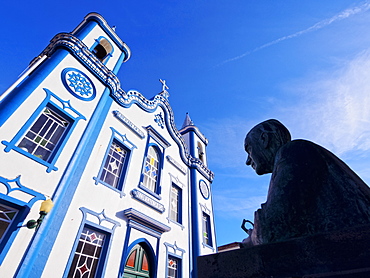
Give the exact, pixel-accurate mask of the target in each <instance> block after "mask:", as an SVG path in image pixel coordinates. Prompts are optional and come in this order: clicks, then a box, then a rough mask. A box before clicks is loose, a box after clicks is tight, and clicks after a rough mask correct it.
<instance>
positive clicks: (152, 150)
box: [139, 144, 163, 199]
mask: <svg viewBox="0 0 370 278" xmlns="http://www.w3.org/2000/svg"><path fill="white" fill-rule="evenodd" d="M162 167H163V154H162V153H161V152H160V151H159V148H158V146H156V145H154V144H150V145H149V146H148V148H147V150H146V154H145V159H144V164H143V170H142V174H141V182H140V184H139V188H141V189H143V190H144V191H145V192H147V193H149V194H151V195H152V196H154V197H155V198H157V199H161V196H160V194H161V186H160V177H161V170H162Z"/></svg>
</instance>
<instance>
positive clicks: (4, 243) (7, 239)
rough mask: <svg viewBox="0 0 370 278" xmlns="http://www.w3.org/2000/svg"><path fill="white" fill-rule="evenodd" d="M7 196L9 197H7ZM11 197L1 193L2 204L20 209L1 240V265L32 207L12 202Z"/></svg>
mask: <svg viewBox="0 0 370 278" xmlns="http://www.w3.org/2000/svg"><path fill="white" fill-rule="evenodd" d="M6 197H7V198H6ZM9 199H12V198H11V197H9V196H6V195H3V194H1V193H0V204H3V205H6V206H9V207H12V208H14V209H17V210H18V213H17V215H16V216H15V218H14V219H13V221H12V223H11V225H10V226H9V227H8V230H7V231H6V233H5V234H4V235H3V236H2V239H1V240H0V265H1V264H2V263H3V261H4V259H5V256H6V254H7V253H8V251H9V249H10V248H11V247H12V244H13V242H14V240H15V237H16V236H17V234H18V232H19V230H20V228H21V227H22V224H23V222H24V220H25V218H26V217H27V215H28V213H29V211H30V207H29V206H27V204H26V203H25V204H24V205H23V206H21V205H19V204H18V203H19V201H18V200H17V201H18V202H11V201H9Z"/></svg>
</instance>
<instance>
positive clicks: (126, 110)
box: [0, 13, 217, 278]
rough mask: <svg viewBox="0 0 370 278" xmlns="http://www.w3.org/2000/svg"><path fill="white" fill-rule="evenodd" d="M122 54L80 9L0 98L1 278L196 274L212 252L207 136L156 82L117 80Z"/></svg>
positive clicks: (108, 31) (109, 33) (111, 35)
mask: <svg viewBox="0 0 370 278" xmlns="http://www.w3.org/2000/svg"><path fill="white" fill-rule="evenodd" d="M130 53H131V52H130V49H129V47H128V46H127V45H126V44H125V43H124V42H122V40H121V39H120V38H119V37H118V36H117V34H116V33H115V31H114V29H112V28H111V27H110V26H109V25H108V24H107V22H106V21H105V19H104V18H103V17H102V16H101V15H99V14H97V13H90V14H88V15H87V16H86V17H85V18H84V20H83V21H82V22H81V23H80V24H79V25H78V26H77V27H76V28H75V30H73V31H72V32H71V33H59V34H57V35H56V36H55V37H54V38H53V39H52V40H51V42H50V44H49V45H48V46H47V47H46V49H45V50H44V51H43V52H42V53H41V54H40V55H39V56H38V57H36V58H35V59H34V60H33V61H32V62H31V63H30V65H29V67H28V68H27V69H26V70H25V71H24V73H23V74H22V75H21V76H20V77H19V79H18V80H17V81H16V82H15V83H14V84H13V85H12V86H11V87H10V88H9V89H8V90H7V91H6V92H4V93H3V94H2V95H1V96H0V147H1V148H0V165H1V167H0V265H1V267H0V276H1V277H18V278H20V277H22V278H24V277H83V278H87V277H89V278H91V277H154V278H156V277H158V278H161V277H177V278H179V277H196V270H197V257H198V256H199V255H205V254H210V253H214V252H216V251H217V250H216V237H215V229H214V217H213V206H212V195H211V183H212V180H213V173H212V172H211V171H210V170H209V169H208V167H207V155H206V146H207V143H208V141H207V139H206V138H205V137H204V135H203V134H202V133H201V132H200V131H199V129H198V128H197V127H196V126H195V125H194V124H193V122H192V121H191V119H190V117H189V116H188V115H186V118H185V121H184V125H183V127H182V128H181V129H180V130H178V129H177V128H176V126H175V123H174V114H173V111H172V108H171V106H170V104H169V100H168V97H169V94H168V92H167V89H168V88H167V86H166V85H165V82H164V81H162V80H161V81H162V84H163V89H162V91H161V92H160V93H159V94H157V95H156V96H155V97H154V98H152V99H146V98H145V97H144V96H143V95H141V94H140V93H139V92H137V91H128V92H125V91H124V90H122V89H121V86H120V82H119V80H118V78H117V76H116V74H117V72H118V70H119V69H120V67H121V65H122V64H123V63H124V62H126V61H128V60H129V58H130ZM49 199H50V200H49ZM45 200H48V201H47V202H43V201H45ZM51 203H52V204H53V207H52V208H51V210H50V212H48V210H49V209H50V207H51V205H50V204H51ZM41 204H43V206H42V207H41V208H40V205H41ZM45 205H46V206H47V205H49V208H45V207H44V206H45ZM35 219H37V220H36V221H33V220H35Z"/></svg>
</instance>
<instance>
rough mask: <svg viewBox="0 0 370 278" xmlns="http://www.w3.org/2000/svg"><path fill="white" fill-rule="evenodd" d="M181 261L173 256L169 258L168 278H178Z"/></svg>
mask: <svg viewBox="0 0 370 278" xmlns="http://www.w3.org/2000/svg"><path fill="white" fill-rule="evenodd" d="M179 261H180V259H177V258H175V257H172V256H168V264H167V268H168V270H167V272H168V276H167V277H168V278H178V277H179V273H178V265H179Z"/></svg>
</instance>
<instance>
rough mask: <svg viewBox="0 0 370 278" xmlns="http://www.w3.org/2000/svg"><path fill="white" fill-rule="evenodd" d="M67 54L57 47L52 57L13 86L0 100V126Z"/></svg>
mask: <svg viewBox="0 0 370 278" xmlns="http://www.w3.org/2000/svg"><path fill="white" fill-rule="evenodd" d="M68 54H69V52H68V51H67V50H63V49H58V50H57V51H56V52H55V53H54V55H53V57H50V58H49V59H47V60H45V61H44V62H43V63H42V64H41V65H40V66H39V67H38V68H36V69H35V70H34V71H33V72H32V73H31V75H30V77H32V78H30V77H29V78H27V79H26V80H24V82H22V83H21V84H20V85H18V86H17V87H16V88H14V90H13V91H11V92H10V93H9V95H8V96H7V97H6V98H4V99H3V100H2V101H1V102H0V126H2V125H3V124H4V123H5V122H6V121H7V120H8V118H9V117H10V116H11V115H12V114H13V113H14V112H15V111H16V110H17V109H18V108H19V107H20V106H21V105H22V103H23V102H24V101H25V100H26V99H27V98H28V97H29V96H30V95H31V94H32V93H33V91H34V90H35V89H36V88H37V87H38V86H39V85H40V83H41V82H43V81H44V79H45V78H46V77H47V76H48V75H49V74H50V73H51V72H52V71H53V70H54V69H55V67H56V66H58V65H59V63H60V62H61V61H62V60H63V59H64V58H65V57H66V56H67V55H68Z"/></svg>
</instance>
